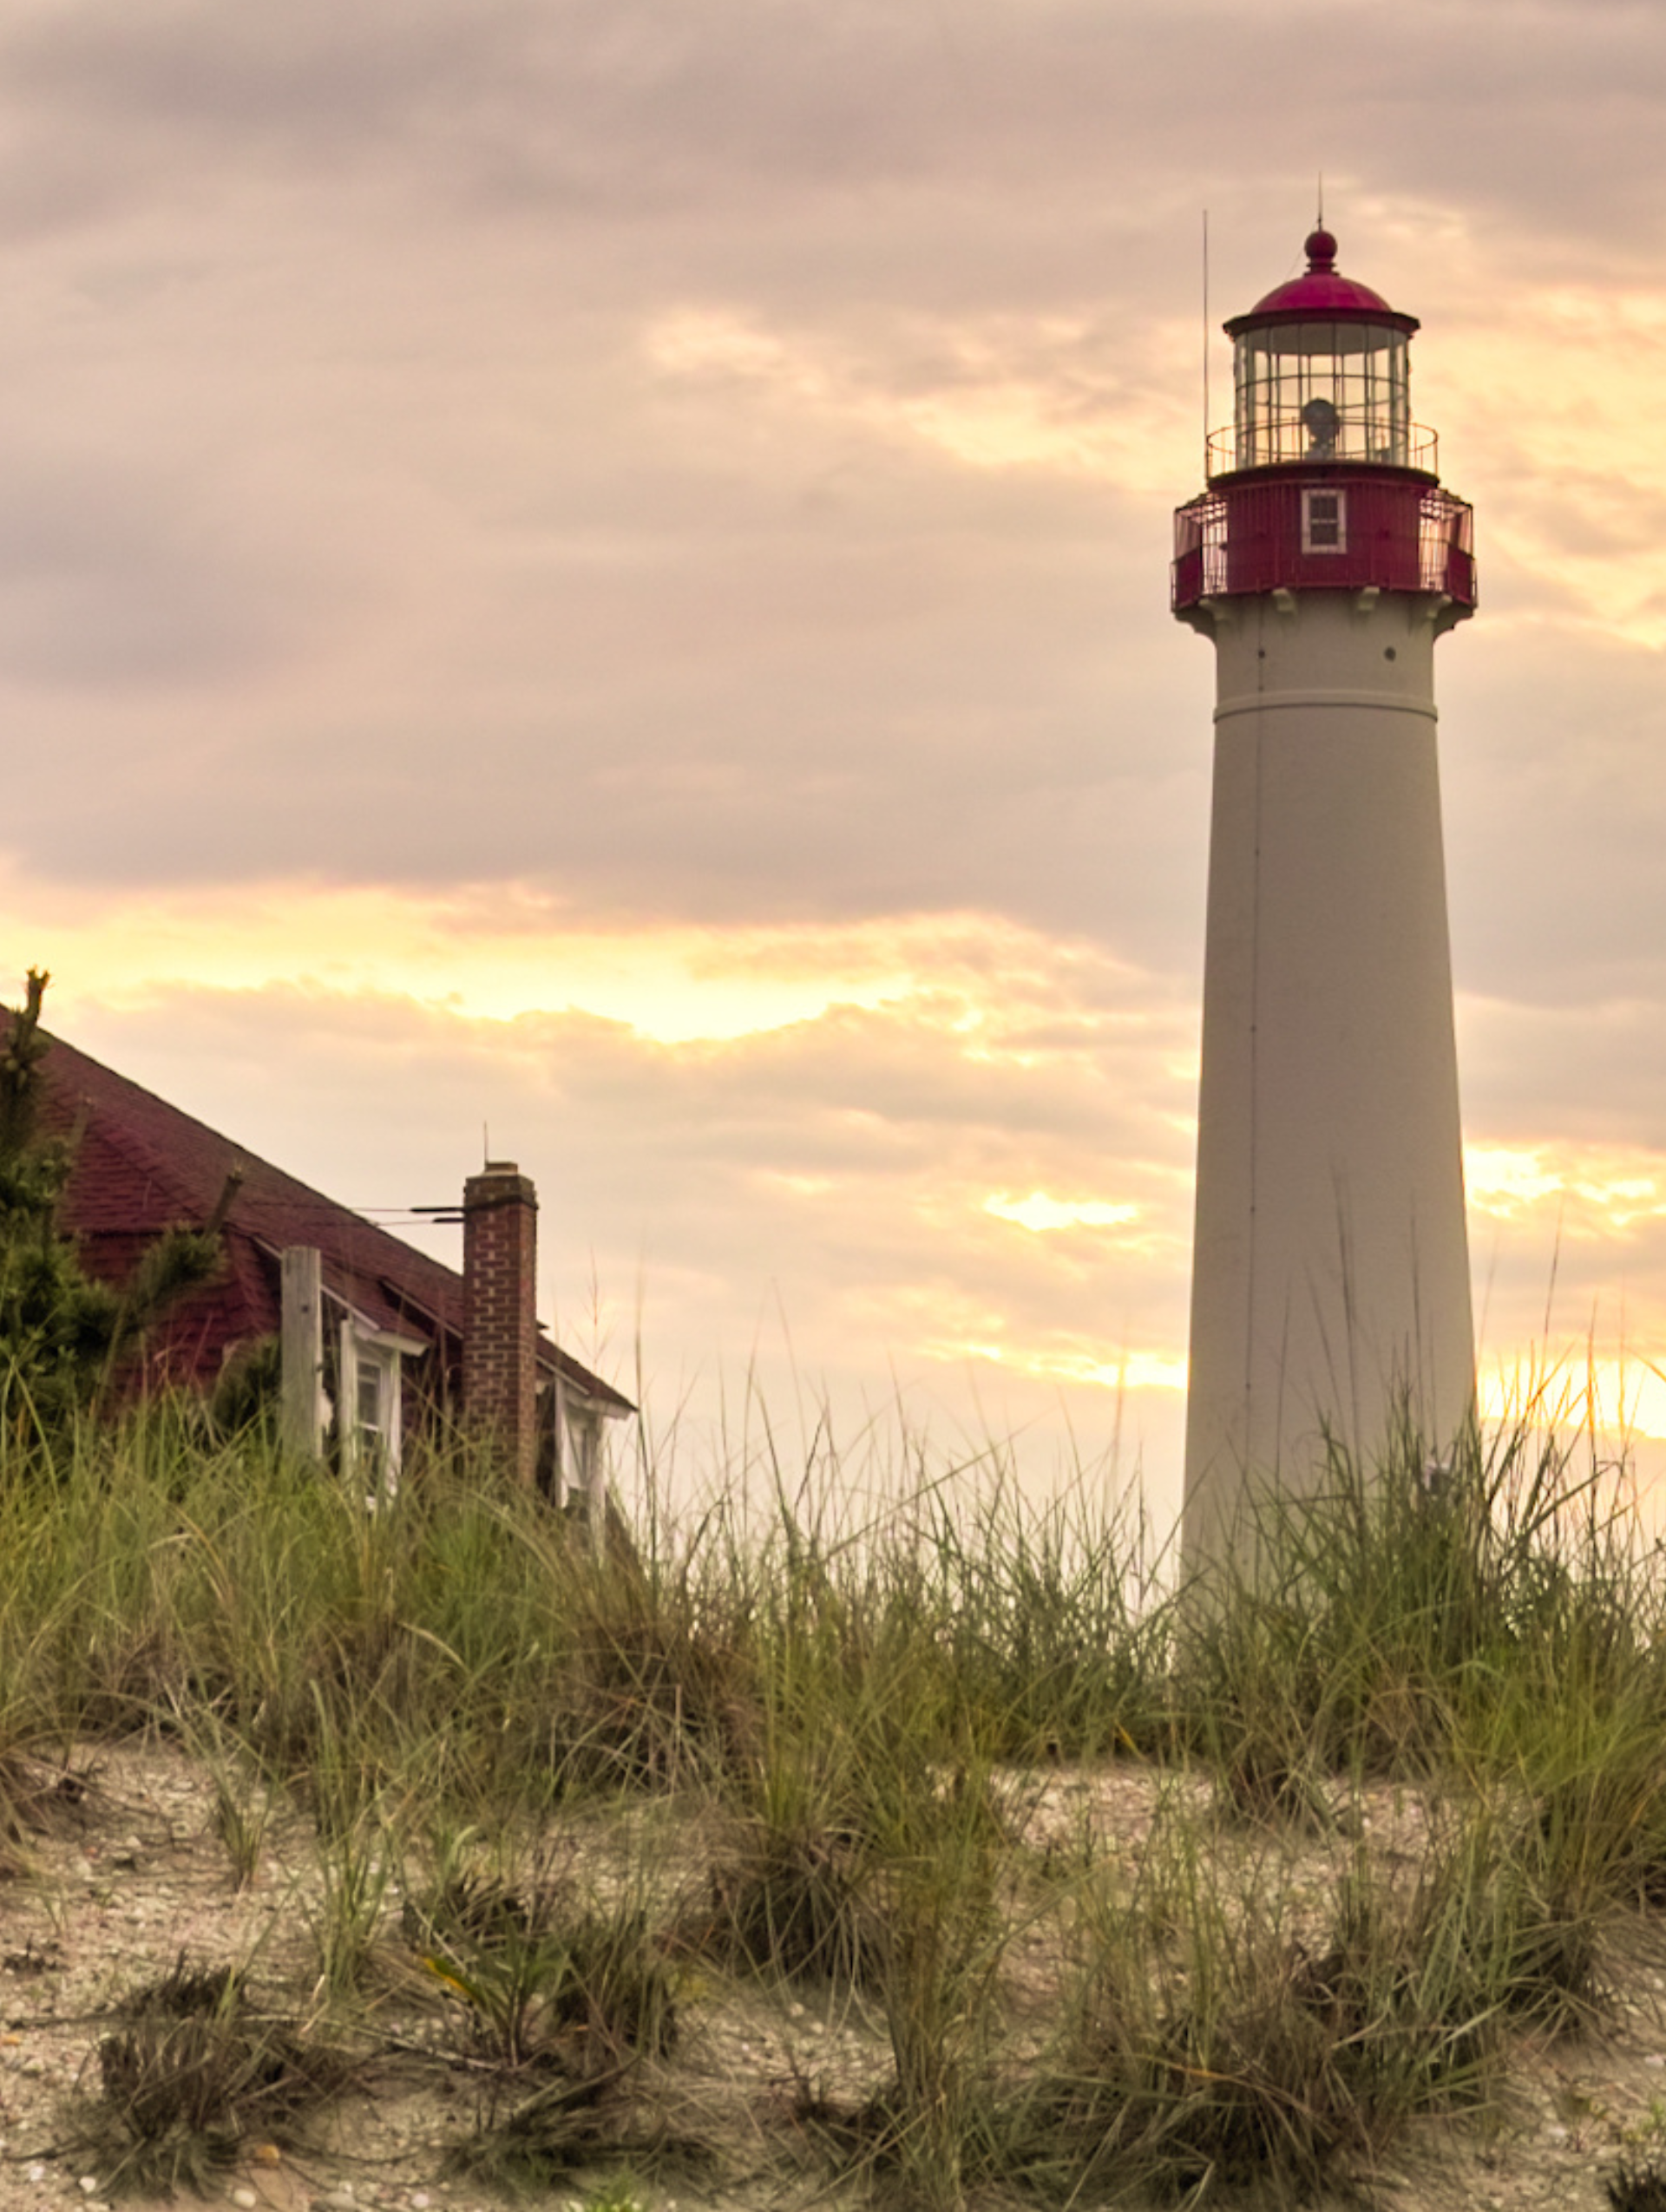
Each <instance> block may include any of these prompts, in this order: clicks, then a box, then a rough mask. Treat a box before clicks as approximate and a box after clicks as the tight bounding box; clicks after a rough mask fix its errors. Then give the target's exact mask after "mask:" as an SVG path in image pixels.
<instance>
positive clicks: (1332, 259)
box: [1225, 226, 1417, 338]
mask: <svg viewBox="0 0 1666 2212" xmlns="http://www.w3.org/2000/svg"><path fill="white" fill-rule="evenodd" d="M1307 256H1308V266H1307V270H1306V272H1305V274H1304V275H1302V276H1300V277H1292V278H1290V280H1289V283H1288V284H1284V285H1277V286H1276V288H1275V289H1274V290H1273V291H1269V293H1268V295H1267V297H1266V298H1265V299H1263V300H1258V301H1257V302H1256V305H1255V306H1253V307H1252V308H1251V309H1250V312H1249V313H1248V314H1247V315H1235V316H1234V317H1232V320H1231V321H1230V323H1228V324H1226V325H1225V329H1226V334H1227V336H1228V337H1230V338H1236V337H1238V336H1239V334H1240V333H1241V332H1242V331H1244V330H1250V329H1251V328H1253V327H1254V326H1255V325H1256V324H1267V323H1271V324H1280V323H1387V324H1388V325H1389V326H1390V328H1391V329H1394V330H1404V331H1405V332H1406V333H1407V335H1408V336H1409V335H1410V333H1411V332H1412V331H1413V330H1416V328H1417V317H1416V316H1415V315H1397V314H1396V313H1395V312H1394V309H1393V308H1392V307H1390V306H1389V304H1388V303H1387V300H1386V299H1384V298H1383V297H1382V295H1381V293H1380V292H1374V291H1372V289H1371V287H1370V285H1356V284H1355V283H1354V280H1353V278H1351V277H1339V276H1338V275H1337V273H1336V241H1335V239H1334V238H1333V237H1332V236H1331V234H1330V232H1328V230H1326V229H1325V228H1324V227H1323V226H1321V227H1320V228H1319V229H1317V230H1315V231H1310V232H1309V234H1308V241H1307Z"/></svg>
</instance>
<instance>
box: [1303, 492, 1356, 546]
mask: <svg viewBox="0 0 1666 2212" xmlns="http://www.w3.org/2000/svg"><path fill="white" fill-rule="evenodd" d="M1347 551H1348V494H1347V493H1346V492H1345V491H1342V490H1340V489H1333V488H1328V489H1325V490H1318V489H1316V488H1315V489H1310V490H1304V491H1303V493H1302V552H1303V553H1346V552H1347Z"/></svg>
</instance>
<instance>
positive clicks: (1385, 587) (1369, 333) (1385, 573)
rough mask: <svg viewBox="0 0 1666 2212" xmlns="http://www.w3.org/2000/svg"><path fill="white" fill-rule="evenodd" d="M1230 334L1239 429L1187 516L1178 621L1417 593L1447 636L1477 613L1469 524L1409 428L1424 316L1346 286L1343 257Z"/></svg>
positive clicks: (1328, 246)
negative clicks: (1221, 611)
mask: <svg viewBox="0 0 1666 2212" xmlns="http://www.w3.org/2000/svg"><path fill="white" fill-rule="evenodd" d="M1307 255H1308V266H1307V270H1306V272H1305V274H1303V275H1302V276H1300V277H1295V278H1292V279H1291V280H1290V282H1289V284H1284V285H1279V286H1278V288H1277V290H1276V291H1270V292H1269V293H1268V295H1267V297H1266V298H1265V299H1263V301H1262V302H1261V303H1260V304H1259V305H1258V306H1256V307H1253V308H1251V310H1250V312H1249V313H1248V314H1247V315H1238V316H1235V317H1233V319H1232V321H1231V322H1230V323H1228V324H1226V326H1225V327H1226V332H1227V335H1228V337H1230V338H1231V340H1232V342H1233V390H1234V406H1233V420H1232V427H1231V429H1226V430H1216V431H1213V432H1211V433H1210V437H1209V441H1208V453H1207V462H1206V467H1207V474H1208V477H1209V489H1208V490H1207V491H1206V492H1204V494H1202V495H1201V496H1200V497H1199V498H1197V499H1195V500H1191V501H1188V502H1187V504H1186V505H1185V506H1184V507H1181V508H1180V509H1179V510H1178V512H1177V514H1176V515H1175V518H1174V522H1175V543H1174V554H1175V558H1174V572H1173V602H1174V610H1175V612H1176V613H1177V614H1180V615H1182V616H1184V615H1185V614H1187V613H1189V612H1190V610H1191V609H1192V608H1194V607H1201V608H1204V611H1205V612H1206V611H1207V603H1208V602H1209V601H1210V600H1213V599H1227V598H1230V597H1232V596H1234V595H1236V594H1243V593H1252V592H1276V591H1285V592H1298V591H1301V592H1306V591H1354V592H1359V591H1366V590H1374V591H1378V592H1425V593H1431V594H1433V595H1434V596H1435V597H1436V598H1437V599H1440V600H1441V601H1442V602H1444V605H1442V607H1441V608H1440V613H1441V615H1442V616H1443V618H1444V619H1443V622H1442V626H1443V627H1444V626H1446V624H1447V623H1450V622H1453V621H1457V620H1459V619H1461V618H1462V617H1463V616H1464V615H1466V614H1467V613H1468V612H1470V610H1471V609H1472V608H1473V605H1474V604H1475V561H1474V552H1473V543H1474V540H1473V516H1472V514H1471V510H1470V508H1469V507H1468V506H1467V505H1466V502H1465V501H1462V500H1460V499H1456V498H1454V497H1453V494H1451V493H1450V492H1447V491H1446V490H1444V489H1443V488H1441V484H1440V477H1439V475H1438V474H1437V471H1436V457H1435V437H1434V433H1433V431H1432V430H1427V429H1424V428H1423V427H1422V426H1421V425H1420V423H1416V422H1413V421H1412V416H1411V397H1410V390H1411V384H1410V365H1409V361H1408V353H1409V349H1410V340H1411V337H1412V333H1413V330H1416V328H1417V320H1416V317H1414V316H1411V315H1400V314H1396V313H1395V311H1394V309H1393V308H1391V307H1390V306H1389V305H1388V304H1387V302H1386V301H1385V300H1383V299H1381V298H1379V297H1378V296H1377V294H1376V293H1375V292H1374V291H1371V290H1370V289H1369V287H1368V285H1360V284H1355V283H1354V282H1353V281H1352V279H1351V278H1347V277H1343V276H1340V275H1339V274H1338V273H1337V269H1336V241H1335V239H1334V238H1333V237H1332V236H1331V234H1330V232H1328V231H1327V230H1324V229H1319V230H1315V232H1312V234H1311V235H1310V236H1309V239H1308V242H1307Z"/></svg>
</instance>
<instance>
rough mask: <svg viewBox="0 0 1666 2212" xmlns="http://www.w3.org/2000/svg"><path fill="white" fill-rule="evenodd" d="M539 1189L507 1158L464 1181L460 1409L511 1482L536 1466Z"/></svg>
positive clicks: (526, 1480)
mask: <svg viewBox="0 0 1666 2212" xmlns="http://www.w3.org/2000/svg"><path fill="white" fill-rule="evenodd" d="M537 1259H538V1194H537V1192H536V1190H535V1188H533V1183H532V1179H531V1177H530V1176H529V1175H522V1174H521V1172H520V1170H519V1168H517V1167H516V1166H515V1162H514V1161H513V1160H489V1161H488V1162H486V1168H485V1172H484V1173H483V1174H482V1175H470V1176H469V1180H468V1181H467V1182H466V1183H464V1185H463V1187H462V1411H463V1418H464V1419H465V1421H466V1422H467V1423H468V1424H469V1428H470V1429H471V1430H473V1431H474V1433H475V1434H476V1436H481V1437H489V1438H491V1439H493V1440H494V1441H495V1443H496V1446H497V1448H498V1449H499V1450H501V1451H502V1454H503V1456H504V1458H505V1459H506V1461H507V1462H508V1464H509V1466H510V1467H511V1468H512V1469H513V1471H514V1474H515V1479H516V1481H517V1482H523V1483H527V1484H530V1483H531V1482H532V1480H533V1477H534V1475H535V1471H536V1466H537V1442H538V1436H537V1365H538V1351H537V1346H538V1320H537V1310H536V1295H537V1293H536V1275H537Z"/></svg>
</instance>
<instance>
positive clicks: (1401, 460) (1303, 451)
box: [1204, 412, 1440, 484]
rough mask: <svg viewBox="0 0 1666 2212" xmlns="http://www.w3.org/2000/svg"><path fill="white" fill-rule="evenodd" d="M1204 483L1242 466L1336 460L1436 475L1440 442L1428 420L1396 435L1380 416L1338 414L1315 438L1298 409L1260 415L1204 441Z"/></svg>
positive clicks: (1354, 465)
mask: <svg viewBox="0 0 1666 2212" xmlns="http://www.w3.org/2000/svg"><path fill="white" fill-rule="evenodd" d="M1314 462H1340V463H1341V465H1342V466H1344V467H1346V468H1417V469H1420V470H1421V471H1422V472H1423V474H1425V475H1426V476H1438V475H1439V474H1440V439H1439V437H1438V436H1437V435H1435V433H1434V432H1433V430H1431V429H1429V427H1428V425H1427V423H1424V422H1409V423H1407V425H1406V426H1405V427H1404V429H1401V430H1400V432H1399V434H1398V435H1396V434H1395V432H1394V430H1392V429H1389V428H1388V427H1387V425H1386V424H1385V423H1384V422H1383V421H1382V418H1381V416H1380V415H1375V414H1373V415H1364V414H1359V415H1355V414H1353V413H1346V414H1344V413H1341V412H1339V413H1338V414H1337V415H1336V416H1335V422H1334V424H1333V425H1332V429H1331V432H1330V434H1329V435H1327V436H1326V437H1325V438H1324V439H1323V440H1322V441H1321V440H1318V439H1315V436H1314V434H1313V429H1312V427H1311V426H1310V425H1309V423H1306V422H1303V421H1302V417H1301V416H1300V415H1299V414H1297V413H1294V412H1291V413H1287V414H1279V415H1272V416H1263V418H1261V419H1260V420H1258V421H1256V422H1250V423H1246V424H1245V425H1244V426H1243V428H1242V429H1239V428H1238V427H1237V426H1236V424H1232V423H1229V424H1228V425H1227V427H1226V429H1223V430H1211V431H1210V434H1209V435H1208V437H1207V438H1206V439H1205V440H1204V478H1205V481H1207V482H1209V483H1211V484H1212V483H1213V482H1214V481H1215V479H1216V478H1217V476H1230V475H1232V474H1234V473H1235V472H1236V470H1238V469H1240V468H1289V467H1291V466H1295V467H1301V466H1303V465H1306V464H1311V463H1314Z"/></svg>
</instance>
